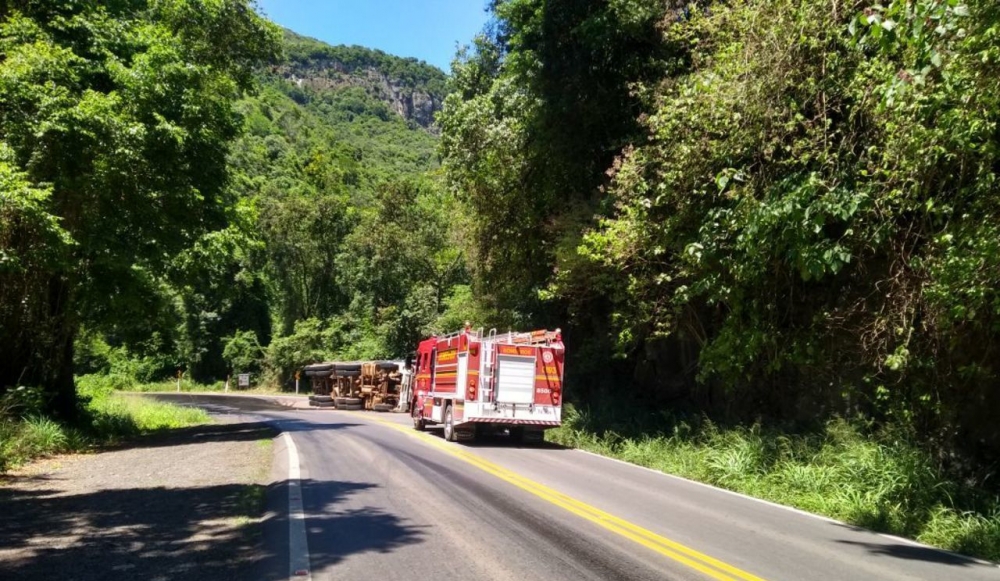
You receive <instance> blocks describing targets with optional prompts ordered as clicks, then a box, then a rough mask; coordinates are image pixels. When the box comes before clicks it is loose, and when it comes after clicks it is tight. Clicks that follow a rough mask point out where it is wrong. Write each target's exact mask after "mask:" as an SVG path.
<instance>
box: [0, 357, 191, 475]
mask: <svg viewBox="0 0 1000 581" xmlns="http://www.w3.org/2000/svg"><path fill="white" fill-rule="evenodd" d="M77 392H78V394H79V396H80V408H81V409H80V421H79V423H78V424H77V425H73V426H67V425H64V424H61V423H59V422H56V421H54V420H52V419H50V418H47V417H44V416H43V415H41V409H42V405H41V400H40V399H39V397H38V394H37V392H35V391H33V390H28V389H26V388H19V390H15V391H14V392H9V393H8V394H7V396H5V397H4V398H3V399H2V400H0V473H2V472H6V471H8V470H10V469H12V468H15V467H17V466H20V465H22V464H24V463H26V462H28V461H30V460H32V459H35V458H39V457H44V456H50V455H53V454H63V453H70V452H81V451H85V450H88V449H92V448H95V447H98V446H105V445H109V444H115V443H118V442H120V441H122V440H124V439H127V438H130V437H135V436H139V435H143V434H148V433H153V432H157V431H160V430H167V429H172V428H181V427H186V426H193V425H198V424H204V423H208V422H209V421H210V418H209V416H208V414H207V413H205V412H204V411H203V410H199V409H193V408H186V407H182V406H176V405H172V404H167V403H162V402H157V401H152V400H147V399H143V398H138V397H129V396H126V395H123V394H121V393H118V392H117V386H116V385H115V381H114V380H113V379H109V378H108V377H107V376H85V377H81V378H79V379H78V380H77Z"/></svg>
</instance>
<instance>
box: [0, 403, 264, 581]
mask: <svg viewBox="0 0 1000 581" xmlns="http://www.w3.org/2000/svg"><path fill="white" fill-rule="evenodd" d="M274 436H275V432H274V430H273V429H271V428H270V427H269V426H267V425H266V424H264V423H262V422H254V421H241V420H240V419H236V418H227V421H226V423H221V424H211V425H206V426H198V427H194V428H187V429H182V430H176V431H173V432H169V433H165V434H159V435H156V436H150V437H147V438H142V439H139V440H137V441H135V442H133V443H131V444H129V445H127V446H122V447H120V448H119V449H116V450H112V451H107V452H102V453H98V454H93V455H85V456H73V457H63V458H58V459H53V460H48V461H43V462H40V463H36V464H34V465H31V466H29V467H27V468H25V469H23V470H20V471H18V472H16V473H14V474H12V475H10V476H7V477H5V478H3V479H2V480H0V514H3V515H4V518H3V519H0V538H2V539H4V542H3V544H2V545H0V577H3V578H16V579H22V580H23V579H55V578H60V579H74V580H75V579H79V580H91V579H106V578H109V576H112V575H115V574H123V575H125V576H127V577H129V578H135V579H152V578H156V579H163V580H169V579H237V578H247V577H248V576H249V574H248V573H249V572H250V571H252V570H253V568H254V566H255V564H256V562H257V561H258V560H259V559H260V558H261V555H262V551H261V546H262V535H261V530H262V520H263V508H264V499H265V494H266V486H267V484H268V482H269V481H270V477H271V475H270V470H271V464H272V453H273V445H272V440H273V438H274Z"/></svg>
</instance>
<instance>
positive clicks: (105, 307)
mask: <svg viewBox="0 0 1000 581" xmlns="http://www.w3.org/2000/svg"><path fill="white" fill-rule="evenodd" d="M276 39H277V32H276V30H275V29H274V28H273V27H272V26H271V25H270V24H268V23H266V22H265V21H263V20H262V19H261V18H259V17H258V16H257V15H256V14H255V13H254V12H253V10H252V9H251V7H250V6H249V5H248V4H247V3H246V2H245V1H244V0H203V1H201V0H190V1H185V0H162V1H152V2H146V1H140V0H135V1H124V0H123V1H120V2H112V3H98V2H90V1H86V2H72V3H67V2H57V1H44V2H21V1H13V2H4V3H2V4H0V180H2V183H3V190H2V192H0V193H2V198H0V200H2V206H0V240H2V241H3V243H4V251H3V254H0V256H2V257H3V261H2V262H0V289H2V290H0V293H2V294H0V318H2V326H0V345H3V349H4V352H5V356H4V358H3V359H2V360H0V389H2V388H5V387H8V386H11V385H17V384H27V385H44V386H47V387H48V388H49V390H50V392H51V393H52V394H53V395H54V398H53V400H52V404H53V406H54V408H55V409H57V410H58V411H59V412H61V413H62V414H63V415H64V416H71V415H73V413H74V411H75V410H76V405H75V400H74V391H73V344H74V339H75V337H76V334H77V330H78V329H79V328H80V326H81V325H84V326H88V327H93V328H97V329H101V330H102V331H106V332H108V333H111V334H116V335H122V336H129V335H133V336H134V335H136V334H144V332H145V331H146V330H147V329H148V326H147V325H143V326H142V327H141V328H138V329H137V327H136V323H137V322H139V321H143V322H145V319H146V318H147V317H149V316H150V314H151V312H155V306H156V305H155V304H151V303H153V302H154V301H156V300H158V299H159V298H161V297H162V294H161V293H157V292H150V291H155V288H156V286H157V285H158V284H160V280H162V278H163V277H162V276H161V275H160V274H159V273H160V272H161V271H162V270H163V269H165V268H166V267H167V266H168V265H169V264H170V261H171V259H172V257H173V256H174V255H176V254H177V253H178V252H181V251H182V250H184V249H185V248H187V247H190V246H191V245H193V244H194V243H195V241H196V240H197V239H198V237H199V236H200V235H201V234H202V233H204V232H206V231H208V230H210V229H214V228H218V227H220V226H223V225H224V224H225V222H226V213H227V208H228V205H229V204H228V196H227V190H226V177H227V160H226V150H227V144H228V142H229V141H230V140H231V139H232V138H234V137H235V136H236V135H237V134H238V132H239V130H240V128H241V118H240V116H239V115H238V114H237V113H236V110H235V108H234V103H235V100H236V98H237V97H238V96H239V94H240V93H241V91H243V90H246V89H248V88H250V86H251V82H252V76H251V73H252V71H253V69H254V68H255V67H256V66H257V65H258V64H259V63H261V62H263V61H265V60H267V59H269V58H271V57H272V56H273V55H274V53H275V50H276V48H277V45H276ZM11 250H13V252H11ZM136 331H140V333H135V332H136Z"/></svg>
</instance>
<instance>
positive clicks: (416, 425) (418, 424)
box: [413, 415, 427, 432]
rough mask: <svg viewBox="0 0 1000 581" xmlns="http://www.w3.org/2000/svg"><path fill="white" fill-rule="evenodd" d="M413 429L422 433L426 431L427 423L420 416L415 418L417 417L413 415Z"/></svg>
mask: <svg viewBox="0 0 1000 581" xmlns="http://www.w3.org/2000/svg"><path fill="white" fill-rule="evenodd" d="M413 429H414V430H416V431H418V432H423V431H424V430H426V429H427V422H425V421H424V418H422V417H420V416H417V415H414V416H413Z"/></svg>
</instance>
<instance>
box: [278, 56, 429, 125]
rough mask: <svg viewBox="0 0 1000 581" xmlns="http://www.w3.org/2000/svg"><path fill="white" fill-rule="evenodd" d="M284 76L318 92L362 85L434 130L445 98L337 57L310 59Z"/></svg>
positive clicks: (285, 72) (409, 118)
mask: <svg viewBox="0 0 1000 581" xmlns="http://www.w3.org/2000/svg"><path fill="white" fill-rule="evenodd" d="M281 75H282V76H283V77H284V78H285V80H287V81H289V82H291V83H293V84H294V85H296V86H297V87H299V88H309V89H312V90H315V91H330V90H332V91H336V90H338V89H341V88H344V87H351V86H354V87H360V88H362V89H364V90H365V92H366V93H368V94H369V95H370V96H372V97H374V98H375V99H378V100H380V101H383V102H384V103H386V104H387V105H388V106H389V108H390V109H392V110H393V111H395V112H396V114H398V115H399V116H401V117H403V118H404V119H406V120H407V121H411V122H413V123H416V124H417V125H420V126H421V127H424V128H426V129H429V130H432V131H435V128H434V114H435V113H437V112H438V111H439V110H440V109H441V105H442V101H443V97H442V96H440V95H435V94H433V93H431V92H430V91H428V90H426V89H424V88H421V87H415V86H410V85H409V84H408V83H406V82H405V81H403V80H402V79H398V78H393V77H391V76H390V75H389V74H387V73H385V72H383V71H380V70H379V69H377V68H375V67H363V68H357V69H354V70H348V68H347V67H346V66H345V65H344V64H343V63H340V62H337V61H334V60H318V61H311V62H309V63H308V65H306V66H303V65H302V64H299V65H297V66H288V67H284V70H283V71H281Z"/></svg>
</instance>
